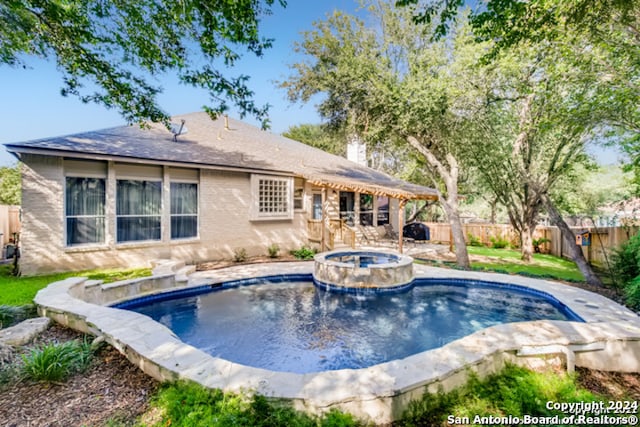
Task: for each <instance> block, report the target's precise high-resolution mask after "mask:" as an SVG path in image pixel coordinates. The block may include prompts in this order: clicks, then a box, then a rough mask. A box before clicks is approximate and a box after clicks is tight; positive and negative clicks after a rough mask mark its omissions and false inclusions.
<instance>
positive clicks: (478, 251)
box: [467, 246, 584, 282]
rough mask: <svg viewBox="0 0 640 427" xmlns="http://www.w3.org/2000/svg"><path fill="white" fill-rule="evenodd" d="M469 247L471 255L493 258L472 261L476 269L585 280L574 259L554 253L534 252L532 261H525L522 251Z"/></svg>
mask: <svg viewBox="0 0 640 427" xmlns="http://www.w3.org/2000/svg"><path fill="white" fill-rule="evenodd" d="M467 249H468V251H469V255H481V256H485V257H490V258H491V260H489V261H486V262H485V261H482V262H472V263H471V266H472V267H473V268H474V269H478V270H491V271H498V272H506V273H517V274H525V275H531V276H541V277H549V278H554V279H559V280H567V281H574V282H581V281H584V277H583V276H582V273H580V271H579V270H578V268H577V267H576V265H575V264H574V263H573V261H569V260H566V259H563V258H558V257H556V256H553V255H545V254H533V260H532V262H531V263H525V262H523V261H522V260H520V251H515V250H511V249H493V248H487V247H484V246H468V247H467Z"/></svg>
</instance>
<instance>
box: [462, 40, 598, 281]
mask: <svg viewBox="0 0 640 427" xmlns="http://www.w3.org/2000/svg"><path fill="white" fill-rule="evenodd" d="M574 49H575V46H574V45H572V44H563V43H554V44H547V45H546V46H544V48H543V47H541V46H536V50H535V51H533V49H525V48H524V47H522V48H519V49H515V50H512V51H511V52H510V53H508V54H506V53H505V54H504V56H503V58H500V59H499V60H498V61H499V62H498V63H500V64H502V65H501V66H502V68H503V69H504V70H505V71H507V70H509V69H511V71H510V72H505V73H504V74H503V76H505V78H504V81H505V83H504V85H503V87H502V89H501V92H498V93H496V97H495V102H492V103H491V107H490V108H491V109H492V110H494V111H493V114H494V115H495V116H497V117H500V118H501V120H493V121H491V122H490V123H492V124H494V127H492V128H490V129H488V130H487V132H488V134H491V135H492V137H491V138H490V139H489V142H488V143H487V144H485V145H479V146H477V147H475V149H474V154H475V155H476V156H478V159H479V162H480V163H482V165H483V167H482V168H479V169H478V170H479V172H480V173H481V174H482V176H483V178H484V180H485V182H486V183H487V184H488V186H489V187H490V188H491V189H492V191H493V192H494V194H495V195H496V196H497V197H498V199H499V200H500V203H501V204H502V205H503V206H505V208H506V209H507V213H508V215H509V219H510V221H511V223H512V225H513V226H514V228H515V229H516V230H517V231H518V232H519V233H520V237H521V248H522V258H523V260H525V261H529V260H530V259H531V256H532V253H533V245H532V233H533V231H534V230H535V227H536V224H537V223H538V221H539V216H540V213H541V211H542V210H545V209H546V211H547V212H548V213H549V215H550V217H551V219H552V221H553V222H554V224H555V225H557V226H558V227H559V228H560V230H561V231H562V233H563V239H565V240H567V241H570V240H571V241H572V240H573V239H574V236H573V233H572V232H571V230H570V229H569V227H568V226H567V224H566V223H565V222H564V220H562V217H561V216H560V214H559V212H558V209H557V208H556V206H555V204H554V202H553V200H552V198H551V197H550V195H551V193H552V191H553V190H554V188H557V185H558V183H559V182H560V180H561V179H562V178H563V177H565V176H567V175H568V174H569V173H570V172H572V170H573V169H574V168H575V166H576V165H578V164H584V163H585V162H586V161H587V156H586V154H585V152H584V148H585V145H586V143H587V142H589V141H590V139H591V138H592V137H593V136H594V134H595V133H596V131H597V130H598V127H599V124H600V123H602V121H603V118H602V111H600V110H599V109H598V108H597V106H598V105H599V102H600V99H599V94H598V91H597V90H596V91H594V90H593V81H594V79H596V78H597V76H596V75H594V74H587V73H584V72H583V70H582V69H580V68H578V67H575V66H574V62H573V61H572V57H571V52H572V51H573V50H574ZM575 246H576V245H575V244H573V245H571V247H570V248H569V249H575V251H574V253H573V257H574V261H575V262H576V264H577V265H578V267H579V268H580V270H581V272H582V273H583V275H584V276H585V278H586V279H587V281H588V282H589V283H591V284H601V283H600V281H599V279H598V278H597V276H595V274H593V272H592V271H591V268H590V267H589V265H588V263H587V262H586V260H584V257H583V256H582V252H581V251H579V249H578V248H575Z"/></svg>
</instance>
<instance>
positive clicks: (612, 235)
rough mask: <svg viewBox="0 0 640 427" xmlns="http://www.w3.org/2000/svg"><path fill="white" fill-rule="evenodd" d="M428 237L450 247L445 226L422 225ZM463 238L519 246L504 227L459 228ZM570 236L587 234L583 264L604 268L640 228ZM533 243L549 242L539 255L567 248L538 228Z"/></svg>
mask: <svg viewBox="0 0 640 427" xmlns="http://www.w3.org/2000/svg"><path fill="white" fill-rule="evenodd" d="M425 224H426V225H427V226H428V227H429V231H430V234H431V241H434V242H437V243H446V244H448V243H450V240H451V226H450V225H449V224H444V223H437V222H426V223H425ZM462 227H463V229H464V235H465V237H466V239H467V243H469V240H470V236H473V238H475V239H478V240H479V241H480V242H482V244H484V245H487V246H490V245H491V243H492V242H491V239H492V238H493V239H496V238H501V239H506V240H508V241H509V242H510V244H511V245H512V246H513V247H518V246H519V245H520V237H519V235H518V234H517V233H516V232H515V231H514V229H513V227H511V226H510V225H508V224H463V226H462ZM571 229H572V230H573V231H574V233H576V234H578V233H581V232H583V231H588V232H590V233H591V246H583V247H582V253H583V254H584V256H585V258H586V259H587V261H589V262H590V263H593V264H596V265H606V264H607V263H608V262H609V261H610V257H611V252H612V251H613V249H616V248H618V247H620V245H621V244H622V243H624V242H626V241H627V240H629V238H630V237H631V236H633V235H634V234H636V233H638V232H639V231H640V227H638V226H635V227H597V228H596V227H571ZM533 238H534V239H538V238H546V239H549V240H550V242H548V243H544V244H542V245H541V246H540V249H541V251H542V252H543V253H548V254H552V255H555V256H563V257H568V252H567V246H566V244H565V243H564V242H563V240H562V239H561V238H560V230H559V229H558V228H557V227H546V226H539V227H536V230H535V232H534V234H533Z"/></svg>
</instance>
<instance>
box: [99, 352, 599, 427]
mask: <svg viewBox="0 0 640 427" xmlns="http://www.w3.org/2000/svg"><path fill="white" fill-rule="evenodd" d="M609 399H610V397H607V396H599V395H596V394H594V393H592V392H590V391H588V390H586V389H584V388H582V387H580V386H579V385H578V383H577V377H576V375H569V374H566V373H557V372H553V371H545V372H534V371H530V370H528V369H525V368H521V367H518V366H515V365H507V366H506V367H505V368H504V369H503V370H502V371H501V372H499V373H497V374H494V375H491V376H489V377H487V378H485V379H483V380H480V379H479V378H478V377H477V376H475V375H471V376H470V379H469V381H468V382H467V383H466V384H465V385H463V386H462V387H460V388H458V389H456V390H453V391H451V392H449V393H443V392H439V393H433V394H430V393H425V394H424V395H423V396H422V398H420V399H418V400H415V401H413V402H411V403H410V404H409V407H408V409H407V410H406V411H405V412H404V413H403V414H402V418H401V419H400V420H398V421H397V422H395V423H394V424H393V425H394V426H398V427H400V426H407V427H409V426H411V427H413V426H444V425H450V424H449V423H448V422H447V421H448V420H447V418H448V417H449V416H453V417H459V418H461V419H462V418H465V417H466V418H468V419H469V422H468V423H463V424H464V425H468V424H471V425H478V423H474V422H473V420H474V418H475V417H476V416H478V417H489V416H493V417H505V416H512V417H520V418H521V419H522V417H524V416H525V415H529V416H533V417H552V416H555V415H559V416H561V417H562V416H563V415H566V414H565V413H563V412H561V411H559V410H557V409H553V408H552V407H551V408H550V407H548V406H547V402H563V403H577V402H585V403H586V402H597V401H606V400H609ZM151 406H152V409H150V410H149V411H148V412H147V413H145V414H143V415H142V416H141V417H140V418H139V419H138V420H136V421H135V422H136V423H137V424H134V425H136V426H140V427H141V426H157V427H159V426H168V425H170V426H172V427H180V426H185V427H186V426H189V427H191V426H195V427H198V426H210V425H215V426H257V427H260V426H264V427H267V426H269V427H278V426H299V427H305V426H309V427H330V426H331V427H341V426H342V427H348V426H362V425H366V424H363V423H362V422H360V421H358V420H357V419H355V418H354V417H353V416H352V415H350V414H347V413H344V412H340V411H338V410H335V409H334V410H332V411H330V412H329V413H327V414H325V415H324V416H319V417H317V416H313V415H309V414H305V413H303V412H298V411H295V410H294V409H292V408H291V407H289V406H283V405H282V404H277V403H274V402H271V401H269V400H267V399H266V398H265V397H263V396H258V395H254V396H249V395H246V394H234V393H223V392H222V391H220V390H210V389H205V388H203V387H202V386H200V385H197V384H193V383H186V382H177V383H172V384H165V385H163V386H162V387H161V389H160V390H159V391H158V392H157V393H156V395H155V396H154V397H153V400H152V404H151ZM586 415H596V414H595V413H594V414H589V413H588V412H587V413H586ZM131 423H132V420H115V419H114V420H112V423H108V425H110V426H114V427H115V426H124V425H132V424H131Z"/></svg>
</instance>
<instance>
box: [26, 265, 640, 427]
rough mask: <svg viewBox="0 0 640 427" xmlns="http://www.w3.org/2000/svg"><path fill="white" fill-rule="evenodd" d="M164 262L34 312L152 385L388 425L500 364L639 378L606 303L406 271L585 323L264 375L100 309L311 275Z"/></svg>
mask: <svg viewBox="0 0 640 427" xmlns="http://www.w3.org/2000/svg"><path fill="white" fill-rule="evenodd" d="M180 267H181V266H180V265H179V264H176V263H171V262H165V263H162V264H160V265H159V266H158V267H157V268H155V269H154V276H153V277H151V278H143V279H136V280H129V281H124V282H117V283H112V284H102V283H100V282H96V281H89V280H87V279H86V278H69V279H66V280H63V281H60V282H56V283H53V284H51V285H49V286H48V287H47V288H45V289H43V290H41V291H40V292H38V294H37V296H36V298H35V302H36V304H37V305H38V309H39V311H40V313H41V314H42V315H45V316H47V317H50V318H52V319H53V320H55V321H57V322H59V323H62V324H64V325H66V326H69V327H71V328H74V329H77V330H80V331H83V332H87V333H91V334H94V335H97V336H103V337H104V338H105V340H106V341H107V342H109V343H110V344H111V345H113V346H114V347H115V348H117V349H118V350H119V351H120V352H121V353H123V354H124V355H125V356H126V357H127V358H128V359H129V360H130V361H132V362H133V363H135V364H136V365H137V366H139V367H140V368H141V369H142V370H143V371H144V372H146V373H147V374H149V375H151V376H153V377H155V378H157V379H159V380H177V379H185V380H191V381H195V382H198V383H200V384H202V385H204V386H206V387H212V388H220V389H223V390H226V391H235V392H239V391H255V392H258V393H260V394H263V395H265V396H267V397H270V398H274V399H282V400H286V401H289V402H291V403H292V404H293V406H294V407H296V408H297V409H301V410H306V411H308V412H312V413H322V412H325V411H328V410H330V409H331V408H339V409H341V410H344V411H347V412H350V413H352V414H353V415H355V416H356V417H359V418H362V419H366V420H370V421H374V422H376V423H389V422H391V421H392V420H395V419H397V418H399V417H400V415H401V414H402V411H403V410H404V409H405V408H406V407H407V405H408V403H409V402H410V401H411V400H415V399H418V398H420V396H421V395H422V394H423V393H424V391H425V390H429V391H431V392H434V391H436V390H438V388H442V389H443V390H445V391H447V390H450V389H452V388H455V387H457V386H458V385H460V384H462V383H464V382H465V381H466V379H467V377H468V375H469V372H471V371H473V372H476V373H478V374H479V375H480V376H484V375H488V374H491V373H494V372H496V371H498V370H500V369H501V368H502V367H503V366H504V365H505V363H507V362H510V363H517V364H521V365H527V366H536V365H539V364H549V363H552V364H556V365H557V364H561V365H563V366H565V367H566V368H567V369H568V370H572V369H573V367H574V366H584V367H588V368H592V369H601V370H610V371H621V372H640V317H638V315H637V314H635V313H633V312H632V311H630V310H628V309H626V308H625V307H622V306H620V305H619V304H616V303H615V302H613V301H611V300H609V299H607V298H605V297H602V296H601V295H598V294H594V293H592V292H588V291H585V290H582V289H579V288H576V287H571V286H567V285H563V284H559V283H555V282H551V281H546V280H540V279H532V278H527V277H522V276H512V275H503V274H497V273H481V272H469V271H459V270H450V269H441V268H436V267H430V266H425V265H415V266H414V267H415V268H414V274H415V276H416V278H421V277H432V278H460V279H470V280H482V281H490V282H495V283H505V284H507V283H508V284H515V285H520V286H525V287H528V288H532V289H535V290H538V291H541V292H546V293H549V294H552V295H553V296H555V298H557V299H558V300H559V301H560V302H562V303H564V304H565V305H567V306H568V307H569V308H570V309H571V310H573V311H574V312H575V313H576V314H578V315H579V316H580V317H582V319H584V320H585V322H586V323H580V322H567V321H535V322H521V323H512V324H504V325H497V326H493V327H490V328H487V329H483V330H481V331H478V332H476V333H474V334H472V335H469V336H467V337H464V338H461V339H459V340H456V341H453V342H451V343H449V344H446V345H444V346H443V347H440V348H437V349H433V350H429V351H426V352H423V353H420V354H416V355H413V356H409V357H407V358H405V359H401V360H394V361H391V362H387V363H383V364H380V365H375V366H372V367H370V368H364V369H343V370H338V371H328V372H319V373H309V374H294V373H286V372H273V371H268V370H265V369H258V368H253V367H247V366H243V365H240V364H237V363H233V362H230V361H227V360H224V359H220V358H215V357H212V356H210V355H208V354H206V353H204V352H202V351H200V350H198V349H197V348H194V347H192V346H190V345H187V344H185V343H183V342H182V341H180V339H178V337H177V336H176V335H175V334H174V333H173V332H172V331H171V330H169V329H168V328H166V327H165V326H163V325H161V324H159V323H157V322H155V321H153V320H151V319H150V318H148V317H146V316H144V315H141V314H138V313H135V312H131V311H127V310H120V309H115V308H111V307H108V306H105V304H109V305H110V304H113V303H116V302H120V301H124V300H127V299H131V298H133V297H136V296H140V295H152V294H157V293H161V292H167V291H168V290H175V289H190V288H197V287H200V286H203V285H209V284H214V283H224V282H228V281H233V280H240V279H247V278H252V277H260V276H277V275H290V274H311V273H312V272H313V262H288V263H268V264H255V265H242V266H233V267H229V268H225V269H220V270H213V271H203V272H192V270H189V269H188V267H187V270H186V272H185V268H180Z"/></svg>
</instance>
